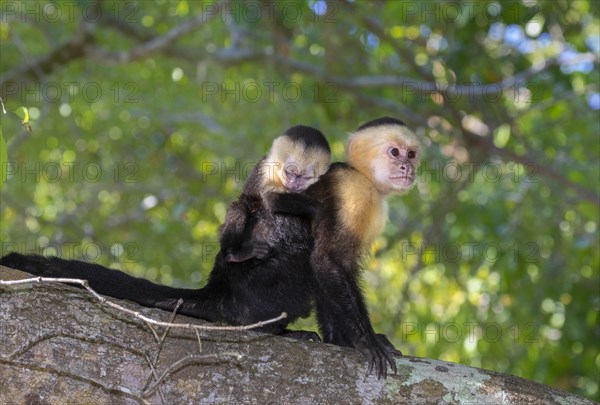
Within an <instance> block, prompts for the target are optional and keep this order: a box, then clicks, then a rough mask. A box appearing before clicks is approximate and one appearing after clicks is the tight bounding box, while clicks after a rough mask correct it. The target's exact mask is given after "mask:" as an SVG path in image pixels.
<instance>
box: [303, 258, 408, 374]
mask: <svg viewBox="0 0 600 405" xmlns="http://www.w3.org/2000/svg"><path fill="white" fill-rule="evenodd" d="M315 253H316V254H315ZM337 257H338V259H336V258H334V257H333V256H331V255H328V254H323V255H321V254H319V252H316V251H315V252H314V253H313V260H312V265H313V268H314V270H315V274H316V276H317V280H318V284H319V292H318V295H319V296H318V298H317V314H318V320H319V324H320V328H321V331H322V333H323V340H324V341H325V342H326V343H333V344H337V345H340V346H350V347H354V348H356V349H358V350H359V351H360V352H361V353H363V354H364V355H365V356H367V358H368V359H369V372H371V371H372V370H373V369H375V372H376V374H377V377H378V378H380V377H386V375H387V364H389V365H390V367H391V369H392V370H393V371H394V372H397V369H396V362H395V361H394V357H393V354H396V355H399V354H401V353H400V352H399V351H397V350H396V349H395V348H394V347H393V345H392V344H391V343H390V342H389V340H388V339H387V338H386V337H385V336H384V335H377V334H375V332H374V331H373V327H372V326H371V321H370V319H369V314H368V312H367V307H366V304H365V301H364V298H363V295H362V293H361V291H360V289H359V287H358V280H357V279H356V277H355V276H353V275H356V274H358V269H351V268H350V267H349V266H351V264H350V263H351V262H346V260H345V259H344V258H342V257H340V256H337Z"/></svg>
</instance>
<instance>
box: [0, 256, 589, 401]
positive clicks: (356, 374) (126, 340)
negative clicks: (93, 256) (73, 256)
mask: <svg viewBox="0 0 600 405" xmlns="http://www.w3.org/2000/svg"><path fill="white" fill-rule="evenodd" d="M19 277H21V278H23V277H28V275H27V274H25V273H21V272H17V271H15V270H11V269H7V268H5V267H0V279H5V280H6V279H15V278H19ZM125 305H127V306H129V307H131V308H133V309H134V310H135V311H139V312H142V313H144V314H146V315H147V316H151V317H152V318H160V319H162V320H164V321H166V322H168V320H169V318H170V314H169V313H168V312H164V311H160V310H154V309H148V308H141V307H138V306H137V305H135V304H131V303H125ZM0 308H2V311H0V341H1V342H2V345H0V375H3V376H10V378H4V379H3V381H2V382H1V383H0V385H1V387H2V389H1V390H0V402H1V403H6V402H9V403H13V402H16V403H37V402H43V401H42V399H43V398H53V402H56V403H66V402H82V403H84V402H90V401H93V402H94V403H107V404H108V403H126V402H127V403H128V402H130V400H131V399H134V400H135V401H137V402H139V403H152V404H155V403H165V404H168V403H183V402H185V403H201V402H211V403H228V402H234V403H345V404H346V403H347V404H354V403H367V402H368V403H379V404H402V403H411V404H412V403H486V404H492V403H500V402H501V403H504V404H521V403H528V404H540V405H541V404H544V405H546V404H565V403H567V404H592V402H591V401H588V400H585V399H583V398H580V397H577V396H575V395H572V394H569V393H566V392H562V391H559V390H556V389H553V388H550V387H547V386H544V385H542V384H538V383H535V382H532V381H528V380H525V379H522V378H518V377H513V376H507V375H501V374H498V373H495V372H492V371H486V370H481V369H476V368H471V367H467V366H463V365H460V364H454V363H448V362H443V361H439V360H430V359H419V358H414V357H401V358H398V359H397V365H398V374H397V375H392V376H389V377H388V379H387V380H377V378H375V377H374V376H372V375H366V370H367V364H366V361H365V359H364V357H363V356H362V355H361V354H360V353H358V352H356V351H355V350H353V349H348V348H341V347H337V346H331V345H326V344H321V343H314V342H305V341H295V340H291V339H286V338H280V337H275V336H271V335H263V334H258V333H252V332H242V331H237V332H231V331H213V332H208V331H199V332H198V334H199V335H198V336H199V337H200V339H202V346H201V349H200V350H199V346H198V338H199V337H198V336H197V335H196V334H195V333H194V332H192V331H189V330H184V329H182V330H170V331H169V336H168V337H166V339H164V341H163V339H157V338H156V335H155V334H153V333H152V332H151V331H150V330H149V329H148V326H147V324H146V323H144V322H143V321H140V320H135V319H130V318H128V317H124V316H123V314H122V313H121V312H118V311H115V310H113V309H112V308H107V307H106V306H103V305H101V304H100V303H99V302H98V301H96V300H95V299H93V298H90V295H89V294H88V293H87V292H86V291H84V290H80V289H75V288H73V287H70V286H66V285H59V284H57V285H51V286H44V285H35V286H32V285H31V284H28V285H23V284H21V285H18V286H11V287H8V286H4V287H1V288H0ZM181 318H182V319H185V321H184V322H189V323H197V320H194V319H190V318H185V317H181ZM176 321H177V320H176ZM163 336H164V335H163ZM154 354H158V356H157V358H158V362H156V365H154V363H155V361H154V360H150V359H152V358H154V357H155V356H154Z"/></svg>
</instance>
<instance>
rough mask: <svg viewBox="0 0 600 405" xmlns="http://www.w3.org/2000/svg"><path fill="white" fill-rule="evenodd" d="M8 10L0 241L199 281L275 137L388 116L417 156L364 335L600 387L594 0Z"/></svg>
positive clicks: (2, 28)
mask: <svg viewBox="0 0 600 405" xmlns="http://www.w3.org/2000/svg"><path fill="white" fill-rule="evenodd" d="M1 7H2V19H1V22H0V40H1V55H2V57H1V60H0V69H1V70H0V73H1V78H0V80H1V81H2V88H1V90H2V98H3V101H4V105H5V106H6V108H7V110H10V111H17V110H18V109H19V107H21V106H25V107H27V108H28V110H29V117H30V124H31V127H32V129H33V130H32V132H29V131H27V129H26V128H24V127H23V125H22V123H21V122H20V120H19V119H14V118H15V117H14V116H13V117H11V116H10V115H11V114H6V115H5V114H2V121H1V125H2V133H3V134H4V138H5V139H6V141H7V143H8V160H9V164H8V166H7V167H6V170H7V172H8V180H7V182H6V184H5V185H4V187H3V188H2V193H1V194H0V197H1V209H0V220H1V225H0V239H1V241H2V251H1V253H2V254H5V253H7V252H8V251H11V250H18V251H21V252H35V253H44V254H57V255H60V256H62V257H65V258H84V259H86V260H90V261H95V262H99V263H102V264H104V265H108V266H111V267H114V268H120V269H123V270H124V271H127V272H129V273H131V274H134V275H136V276H143V277H146V278H149V279H152V280H154V281H157V282H160V283H166V284H172V285H178V286H190V287H200V286H202V285H203V284H204V282H205V280H206V277H207V275H208V273H209V271H210V269H211V266H212V262H213V258H214V255H215V254H216V252H217V250H218V245H217V237H216V231H217V227H218V225H219V224H220V222H221V221H222V220H223V218H224V213H225V210H226V208H227V205H228V204H229V203H230V202H231V201H232V200H233V199H234V198H235V197H236V195H237V194H238V193H239V192H240V190H241V185H242V184H243V181H244V179H245V176H246V175H247V174H248V171H249V170H250V169H251V168H252V164H253V163H254V162H256V161H257V160H258V159H260V158H261V157H262V156H263V155H264V154H265V153H266V151H267V149H268V147H269V145H270V143H271V140H272V139H273V138H274V137H275V136H277V135H278V134H280V133H281V132H282V131H283V130H284V129H285V128H287V127H288V126H291V125H293V124H297V123H304V124H308V125H315V126H318V127H319V128H321V129H322V130H323V131H324V132H325V133H326V135H327V136H328V137H329V139H330V142H331V143H332V147H333V151H334V155H335V156H334V157H335V158H336V160H343V159H344V144H345V140H346V134H347V133H348V132H349V131H352V130H353V129H354V128H356V127H357V126H358V125H359V124H360V123H362V122H364V121H365V120H368V119H372V118H375V117H379V116H383V115H391V116H395V117H398V118H400V119H403V120H404V121H405V122H407V123H408V124H409V125H410V126H411V127H412V128H414V129H415V131H416V132H417V133H418V134H419V136H420V137H421V138H422V139H423V143H424V145H425V157H424V164H423V166H422V168H421V170H420V181H419V185H418V187H417V189H416V190H413V191H412V192H411V193H410V194H409V195H407V196H405V197H402V198H393V199H391V201H390V223H389V225H388V226H387V228H386V230H385V233H384V235H383V236H382V237H381V238H380V239H379V240H378V241H377V243H376V244H375V246H374V248H373V255H372V257H371V258H369V260H367V261H366V265H365V267H366V271H365V283H364V287H365V290H366V292H367V297H368V301H369V306H370V311H371V317H372V320H373V323H374V326H375V328H376V329H377V330H378V331H381V332H384V333H386V334H387V335H388V336H390V338H391V339H392V340H393V341H394V343H395V344H396V345H397V346H398V347H399V348H400V349H401V350H402V351H403V352H404V353H406V354H413V355H417V356H426V357H432V358H440V359H444V360H450V361H455V362H460V363H464V364H468V365H471V366H478V367H483V368H487V369H493V370H496V371H500V372H504V373H510V374H514V375H519V376H524V377H527V378H531V379H534V380H537V381H540V382H543V383H546V384H548V385H551V386H555V387H559V388H563V389H566V390H568V391H571V392H574V393H577V394H580V395H583V396H586V397H588V398H592V399H595V400H598V399H599V398H600V396H599V387H598V369H599V367H600V354H599V351H598V341H599V340H598V339H599V338H600V327H599V322H598V313H599V309H600V298H599V293H600V291H599V290H600V288H599V284H600V281H599V267H600V258H599V253H598V251H599V250H598V221H599V199H598V195H599V189H600V187H599V184H600V182H599V180H600V166H599V163H598V162H599V157H600V143H599V142H600V141H599V136H600V128H599V125H600V124H599V122H600V120H599V119H598V118H599V114H598V111H599V109H600V89H599V84H600V83H599V78H600V75H599V74H598V60H599V55H600V54H599V51H600V23H599V20H598V8H599V3H597V2H595V1H566V0H559V1H535V0H529V1H507V2H504V1H503V2H493V1H474V2H473V1H469V2H441V1H439V2H438V1H431V2H428V1H425V2H417V1H393V2H392V1H389V2H384V1H328V2H324V1H304V0H302V1H301V0H297V1H290V2H266V3H265V2H263V3H259V2H256V1H229V2H222V3H216V2H212V1H211V2H203V1H183V0H182V1H154V2H149V1H102V2H96V1H83V0H80V1H77V2H50V1H47V2H46V1H40V2H36V1H23V2H20V1H4V2H2V5H1ZM161 41H162V42H161ZM300 326H302V327H307V326H308V327H314V320H307V321H304V322H301V323H300Z"/></svg>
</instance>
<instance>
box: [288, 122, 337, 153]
mask: <svg viewBox="0 0 600 405" xmlns="http://www.w3.org/2000/svg"><path fill="white" fill-rule="evenodd" d="M285 135H287V136H288V137H289V138H291V139H292V140H293V141H294V142H302V143H303V144H304V146H306V147H314V148H319V149H323V150H325V151H327V153H331V149H330V148H329V143H328V142H327V139H325V136H324V135H323V134H322V133H321V131H319V130H318V129H315V128H313V127H309V126H306V125H295V126H293V127H291V128H289V129H288V130H287V131H285Z"/></svg>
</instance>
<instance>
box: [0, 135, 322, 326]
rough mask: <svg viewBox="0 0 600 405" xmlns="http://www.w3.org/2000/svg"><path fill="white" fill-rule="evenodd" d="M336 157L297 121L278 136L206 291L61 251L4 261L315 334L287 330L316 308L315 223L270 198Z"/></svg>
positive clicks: (251, 182)
mask: <svg viewBox="0 0 600 405" xmlns="http://www.w3.org/2000/svg"><path fill="white" fill-rule="evenodd" d="M329 159H330V149H329V144H328V143H327V140H326V139H325V137H324V136H323V134H322V133H321V132H320V131H318V130H317V129H315V128H311V127H307V126H301V125H299V126H295V127H292V128H290V129H288V130H287V131H286V132H285V133H284V134H283V135H281V136H279V137H278V138H276V139H275V140H274V142H273V146H272V148H271V150H270V152H269V154H268V155H267V156H266V157H265V158H263V159H262V160H261V161H260V162H259V163H258V164H257V166H256V167H255V169H254V170H253V171H252V173H251V174H250V176H249V178H248V180H247V182H246V184H245V187H244V189H243V192H242V194H241V195H240V197H239V198H238V200H237V201H236V202H234V203H233V204H232V205H231V206H230V207H229V209H228V211H227V215H226V218H225V222H224V224H223V225H222V226H221V227H220V229H219V240H220V244H221V249H220V251H219V253H218V254H217V256H216V258H215V264H214V267H213V269H212V271H211V273H210V276H209V280H208V283H207V284H206V286H205V287H203V288H200V289H182V288H172V287H167V286H162V285H158V284H154V283H152V282H150V281H148V280H144V279H140V278H135V277H132V276H129V275H127V274H125V273H123V272H120V271H117V270H111V269H108V268H106V267H103V266H100V265H97V264H91V263H86V262H81V261H77V260H64V259H60V258H57V257H44V256H37V255H29V256H25V255H22V254H19V253H10V254H8V255H6V256H4V257H3V258H2V259H0V264H2V265H5V266H8V267H12V268H15V269H19V270H23V271H26V272H28V273H31V274H34V275H38V276H43V277H69V278H79V279H85V280H88V281H89V283H90V286H91V287H92V288H93V289H94V290H96V291H97V292H99V293H101V294H104V295H109V296H111V297H115V298H119V299H127V300H131V301H134V302H137V303H139V304H142V305H145V306H149V307H157V308H162V309H165V310H173V309H174V308H175V306H176V303H177V301H178V300H179V299H180V298H183V300H184V302H183V305H182V306H181V307H180V308H179V313H181V314H184V315H188V316H192V317H196V318H201V319H205V320H208V321H213V322H216V321H223V322H227V323H229V324H232V325H244V324H250V323H254V322H258V321H262V320H266V319H271V318H275V317H277V316H279V315H280V314H281V312H287V314H288V317H287V318H286V319H284V320H282V321H280V322H278V323H276V324H271V325H267V326H265V327H263V328H262V329H261V330H262V331H264V332H268V333H273V334H282V333H285V334H286V335H288V336H293V337H301V338H314V334H311V333H306V334H305V333H303V332H298V333H296V332H291V333H290V332H287V331H286V329H285V328H286V326H287V325H288V324H289V323H290V322H293V321H294V320H296V319H297V318H299V317H306V316H308V315H309V313H310V311H311V309H312V307H313V306H314V300H313V293H314V289H315V282H314V278H313V273H312V270H311V264H310V253H311V252H312V249H313V245H314V240H313V237H312V235H311V229H310V222H309V221H307V220H306V219H305V218H300V217H294V216H288V215H274V214H273V212H271V211H270V210H269V209H268V207H267V206H266V204H265V203H264V199H265V198H266V197H267V196H269V195H271V194H273V193H285V192H287V191H288V190H293V191H295V192H297V191H302V190H303V189H305V188H306V187H308V186H309V185H310V184H313V183H314V182H315V181H316V180H317V179H318V178H319V176H320V175H321V174H323V173H324V172H325V171H326V170H327V168H328V165H329ZM293 195H296V196H300V194H297V193H294V194H293ZM291 200H292V201H293V198H291Z"/></svg>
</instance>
